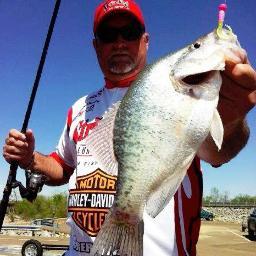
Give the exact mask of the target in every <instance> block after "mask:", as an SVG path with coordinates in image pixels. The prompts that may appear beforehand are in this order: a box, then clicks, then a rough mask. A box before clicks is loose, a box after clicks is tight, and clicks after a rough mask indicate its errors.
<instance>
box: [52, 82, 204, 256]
mask: <svg viewBox="0 0 256 256" xmlns="http://www.w3.org/2000/svg"><path fill="white" fill-rule="evenodd" d="M131 82H132V79H127V80H124V81H121V82H119V83H118V84H115V85H113V84H112V83H111V82H109V81H107V80H106V85H105V86H104V87H103V88H101V89H99V90H97V91H96V92H93V93H91V94H89V95H87V96H85V97H82V98H80V99H79V100H78V101H77V102H75V104H74V105H73V106H72V107H71V108H70V109H69V111H68V115H67V121H66V124H65V127H64V130H63V132H62V135H61V137H60V140H59V143H58V145H57V148H56V151H55V152H53V153H52V154H51V155H50V156H51V157H53V158H54V159H55V160H56V161H57V162H58V163H59V164H60V165H61V166H62V167H63V169H64V173H65V174H66V175H67V176H70V179H69V186H68V189H69V197H68V220H67V224H68V225H69V226H70V230H71V232H70V244H69V250H68V251H67V252H66V254H65V255H66V256H78V255H79V256H88V255H89V254H90V249H91V247H92V245H93V241H94V239H95V237H96V236H97V233H98V232H99V230H100V228H101V226H102V224H103V222H104V219H105V216H106V214H107V212H108V209H109V208H110V207H111V206H112V204H113V202H114V196H115V193H116V184H117V175H118V173H116V174H115V175H113V174H110V173H109V172H108V170H107V169H105V167H104V166H102V165H101V163H100V161H99V159H98V156H97V155H94V154H93V153H92V151H91V150H90V148H88V147H87V145H86V138H87V136H90V132H91V131H92V130H93V129H94V128H95V127H96V126H97V124H98V122H100V120H101V119H102V116H103V114H104V113H105V112H106V111H108V109H109V108H110V107H111V106H112V105H113V104H114V103H116V102H117V101H119V100H121V99H122V98H123V96H124V95H125V93H126V91H127V89H128V87H129V85H130V84H131ZM201 200H202V173H201V170H200V161H199V159H198V158H195V159H194V161H193V162H192V164H191V166H190V168H189V169H188V171H187V174H186V176H185V178H184V180H183V182H182V183H181V185H180V187H179V189H178V190H177V192H176V194H175V196H174V197H173V198H172V199H171V200H170V202H169V203H168V205H167V206H166V207H165V208H164V209H163V210H162V211H161V212H160V213H159V215H158V216H156V217H155V218H152V217H150V216H149V215H148V214H147V213H146V212H144V214H143V215H144V216H143V219H144V237H143V247H144V248H143V255H144V256H151V255H152V256H156V255H157V256H170V255H172V256H176V255H177V256H181V255H190V256H193V255H196V243H197V241H198V236H199V230H200V210H201Z"/></svg>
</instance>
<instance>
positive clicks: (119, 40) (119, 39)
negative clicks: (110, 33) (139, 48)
mask: <svg viewBox="0 0 256 256" xmlns="http://www.w3.org/2000/svg"><path fill="white" fill-rule="evenodd" d="M115 45H116V46H117V47H118V48H122V47H125V46H126V45H127V43H126V40H125V39H124V38H123V37H122V35H121V34H119V35H118V37H117V39H116V41H115Z"/></svg>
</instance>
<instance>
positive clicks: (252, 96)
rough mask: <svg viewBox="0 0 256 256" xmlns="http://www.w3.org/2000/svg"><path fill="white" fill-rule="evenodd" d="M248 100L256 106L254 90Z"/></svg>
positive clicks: (255, 92)
mask: <svg viewBox="0 0 256 256" xmlns="http://www.w3.org/2000/svg"><path fill="white" fill-rule="evenodd" d="M248 98H249V100H250V102H251V103H252V104H254V105H256V90H255V91H253V92H252V93H250V94H249V96H248Z"/></svg>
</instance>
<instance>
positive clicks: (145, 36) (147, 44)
mask: <svg viewBox="0 0 256 256" xmlns="http://www.w3.org/2000/svg"><path fill="white" fill-rule="evenodd" d="M143 38H144V42H145V43H146V47H147V50H148V47H149V34H148V33H144V35H143Z"/></svg>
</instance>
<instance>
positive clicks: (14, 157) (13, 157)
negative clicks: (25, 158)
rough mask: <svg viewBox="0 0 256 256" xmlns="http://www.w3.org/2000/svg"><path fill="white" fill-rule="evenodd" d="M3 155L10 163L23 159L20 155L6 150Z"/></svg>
mask: <svg viewBox="0 0 256 256" xmlns="http://www.w3.org/2000/svg"><path fill="white" fill-rule="evenodd" d="M3 157H4V158H5V160H6V161H7V162H8V163H9V164H10V163H11V162H13V161H20V160H21V159H22V157H21V156H20V155H13V154H9V153H5V152H4V153H3Z"/></svg>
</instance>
